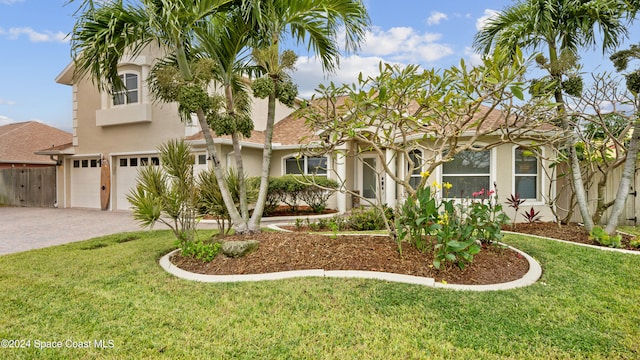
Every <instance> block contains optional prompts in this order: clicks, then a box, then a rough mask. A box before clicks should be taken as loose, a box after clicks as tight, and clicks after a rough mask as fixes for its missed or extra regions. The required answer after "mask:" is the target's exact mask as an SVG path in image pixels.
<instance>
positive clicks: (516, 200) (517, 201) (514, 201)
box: [506, 193, 526, 227]
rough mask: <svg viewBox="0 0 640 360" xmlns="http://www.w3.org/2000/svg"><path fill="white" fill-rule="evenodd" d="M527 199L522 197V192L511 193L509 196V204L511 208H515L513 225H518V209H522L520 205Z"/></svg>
mask: <svg viewBox="0 0 640 360" xmlns="http://www.w3.org/2000/svg"><path fill="white" fill-rule="evenodd" d="M525 201H526V200H525V199H522V198H521V197H520V194H518V193H515V194H511V195H509V197H508V198H507V201H506V202H507V204H508V205H509V207H510V208H513V227H515V226H516V219H517V218H518V211H520V205H522V204H523V203H524V202H525Z"/></svg>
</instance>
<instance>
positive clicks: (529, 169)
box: [513, 147, 539, 199]
mask: <svg viewBox="0 0 640 360" xmlns="http://www.w3.org/2000/svg"><path fill="white" fill-rule="evenodd" d="M513 162H514V164H513V184H514V189H513V190H514V192H515V193H517V194H520V197H521V198H522V199H537V198H538V178H539V176H538V158H537V157H536V156H535V154H534V152H533V151H531V150H527V149H526V148H523V147H517V148H515V150H514V155H513Z"/></svg>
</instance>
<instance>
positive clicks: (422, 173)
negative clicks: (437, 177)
mask: <svg viewBox="0 0 640 360" xmlns="http://www.w3.org/2000/svg"><path fill="white" fill-rule="evenodd" d="M429 175H431V173H429V172H428V171H423V172H421V173H420V176H422V177H423V178H427V177H429Z"/></svg>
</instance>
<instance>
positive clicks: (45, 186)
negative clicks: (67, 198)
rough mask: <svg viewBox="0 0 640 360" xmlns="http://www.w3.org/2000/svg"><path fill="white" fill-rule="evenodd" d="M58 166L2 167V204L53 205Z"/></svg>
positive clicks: (0, 184) (0, 178)
mask: <svg viewBox="0 0 640 360" xmlns="http://www.w3.org/2000/svg"><path fill="white" fill-rule="evenodd" d="M55 201H56V168H55V167H54V166H51V167H40V168H24V167H23V168H8V169H0V205H10V206H24V207H53V206H54V203H55Z"/></svg>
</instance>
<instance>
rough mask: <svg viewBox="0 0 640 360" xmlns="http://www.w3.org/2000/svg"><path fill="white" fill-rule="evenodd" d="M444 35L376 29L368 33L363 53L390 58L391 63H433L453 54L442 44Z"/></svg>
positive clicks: (409, 29)
mask: <svg viewBox="0 0 640 360" xmlns="http://www.w3.org/2000/svg"><path fill="white" fill-rule="evenodd" d="M441 37H442V34H436V33H423V34H420V33H418V32H416V30H415V29H413V28H410V27H394V28H391V29H389V30H387V31H384V30H382V29H380V28H379V27H374V28H373V29H372V30H371V31H369V32H367V34H366V36H365V44H364V45H363V46H362V53H363V54H366V55H373V56H379V57H385V58H388V59H389V60H390V61H398V62H411V63H421V62H424V61H428V62H432V61H436V60H439V59H441V58H443V57H446V56H448V55H451V54H453V49H451V47H450V46H449V45H447V44H441V43H438V42H437V41H438V40H440V38H441Z"/></svg>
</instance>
